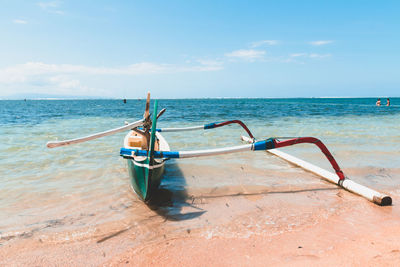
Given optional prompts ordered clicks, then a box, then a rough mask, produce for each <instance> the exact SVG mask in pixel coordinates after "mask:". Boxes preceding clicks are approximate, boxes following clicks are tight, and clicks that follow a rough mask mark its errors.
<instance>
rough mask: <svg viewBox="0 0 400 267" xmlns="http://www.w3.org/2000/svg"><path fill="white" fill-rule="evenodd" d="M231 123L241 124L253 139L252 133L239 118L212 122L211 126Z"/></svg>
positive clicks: (215, 126)
mask: <svg viewBox="0 0 400 267" xmlns="http://www.w3.org/2000/svg"><path fill="white" fill-rule="evenodd" d="M232 123H237V124H239V125H240V126H242V128H243V129H244V130H245V131H246V132H247V134H248V135H249V136H250V138H252V139H254V136H253V134H252V133H251V132H250V130H249V128H247V126H246V125H245V124H244V123H243V122H242V121H240V120H232V121H224V122H220V123H213V127H212V128H217V127H222V126H225V125H228V124H232Z"/></svg>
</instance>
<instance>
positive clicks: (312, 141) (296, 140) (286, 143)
mask: <svg viewBox="0 0 400 267" xmlns="http://www.w3.org/2000/svg"><path fill="white" fill-rule="evenodd" d="M273 140H274V144H275V148H280V147H285V146H292V145H295V144H302V143H310V144H315V145H317V146H318V148H319V149H320V150H321V151H322V153H324V154H325V156H326V158H327V159H328V160H329V162H330V163H331V165H332V167H333V169H334V170H335V172H336V174H337V175H338V176H339V178H340V180H344V179H345V176H344V174H343V171H342V170H341V169H340V167H339V165H338V164H337V162H336V160H335V159H334V157H333V156H332V154H331V152H329V150H328V148H327V147H326V146H325V145H324V144H323V143H322V142H321V140H319V139H317V138H314V137H298V138H293V139H289V140H284V141H279V140H277V139H275V138H274V139H273Z"/></svg>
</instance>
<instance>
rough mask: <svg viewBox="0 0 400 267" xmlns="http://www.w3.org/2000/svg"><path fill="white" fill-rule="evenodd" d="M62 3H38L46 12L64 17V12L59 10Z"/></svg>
mask: <svg viewBox="0 0 400 267" xmlns="http://www.w3.org/2000/svg"><path fill="white" fill-rule="evenodd" d="M61 3H62V2H60V1H50V2H39V3H37V5H38V6H39V7H40V8H42V9H43V10H44V11H46V12H49V13H54V14H58V15H62V14H64V11H62V10H61V9H60V8H59V7H60V6H61Z"/></svg>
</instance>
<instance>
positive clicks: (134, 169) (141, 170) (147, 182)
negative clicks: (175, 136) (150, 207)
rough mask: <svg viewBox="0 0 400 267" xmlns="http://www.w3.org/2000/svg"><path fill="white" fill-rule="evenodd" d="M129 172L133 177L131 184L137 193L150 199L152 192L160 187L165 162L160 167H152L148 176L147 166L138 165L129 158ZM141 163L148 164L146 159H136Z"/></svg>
mask: <svg viewBox="0 0 400 267" xmlns="http://www.w3.org/2000/svg"><path fill="white" fill-rule="evenodd" d="M127 161H128V172H129V176H130V177H131V184H132V188H133V190H135V192H136V194H137V195H138V196H139V197H140V198H141V199H142V200H144V201H148V200H149V199H150V198H151V196H152V193H153V192H154V191H155V190H156V189H157V188H158V187H159V185H160V182H161V178H162V175H163V173H164V164H163V165H161V166H160V167H158V168H154V169H150V170H149V175H148V177H147V176H146V171H147V168H146V167H141V166H137V165H135V164H134V163H133V160H132V159H128V160H127ZM136 162H137V163H140V164H146V160H142V161H136Z"/></svg>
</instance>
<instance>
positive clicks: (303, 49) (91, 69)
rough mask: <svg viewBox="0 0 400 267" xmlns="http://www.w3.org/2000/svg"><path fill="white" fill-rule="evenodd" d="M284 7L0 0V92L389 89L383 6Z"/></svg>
mask: <svg viewBox="0 0 400 267" xmlns="http://www.w3.org/2000/svg"><path fill="white" fill-rule="evenodd" d="M289 2H290V1H289ZM290 4H291V6H296V5H297V6H298V9H296V11H294V10H293V11H290V10H289V11H288V10H286V13H285V12H283V11H281V10H285V7H287V5H288V3H275V4H273V5H271V4H268V5H267V4H265V3H264V2H254V3H253V4H252V5H245V6H243V5H242V4H241V3H237V4H232V5H229V6H224V8H222V7H221V6H219V5H217V4H213V3H186V2H181V1H173V2H172V3H171V5H166V4H165V3H163V2H160V1H154V2H150V3H147V4H145V3H125V2H123V1H116V2H113V3H108V2H102V1H100V2H99V3H97V4H96V5H94V4H93V3H92V4H82V3H81V2H79V1H68V2H62V1H42V2H38V3H24V4H23V5H22V7H21V5H20V4H18V3H7V4H6V5H9V9H8V10H11V12H5V11H4V10H3V11H0V14H1V15H2V16H1V17H2V18H3V19H2V20H1V21H0V25H2V27H3V28H5V29H6V30H5V31H4V39H3V40H4V41H3V42H2V43H0V56H1V58H2V59H4V60H2V62H0V96H3V97H4V96H7V95H12V94H21V93H40V94H46V93H48V94H49V93H51V94H64V95H77V96H79V95H85V96H103V97H104V96H106V97H139V96H142V95H143V92H145V91H147V90H151V91H153V92H154V93H155V94H156V95H158V96H160V97H216V96H226V97H251V96H255V97H296V96H301V97H307V96H309V97H311V96H338V95H340V96H345V95H347V96H375V95H380V94H384V95H392V96H395V95H398V93H397V92H398V90H397V88H398V87H399V85H400V78H399V76H398V75H397V74H396V71H395V69H396V68H397V69H399V63H398V62H400V61H399V60H398V59H399V57H400V56H399V54H400V53H399V47H400V46H399V42H400V38H399V37H397V36H395V35H392V34H390V33H391V31H392V30H393V29H394V28H396V27H397V26H400V25H399V24H400V19H399V18H398V17H397V16H395V12H394V11H393V6H392V5H390V4H388V3H386V6H384V5H381V11H380V12H381V13H379V12H376V11H375V9H374V2H371V4H370V5H369V6H368V5H366V6H365V7H363V8H364V10H363V11H364V13H361V12H358V13H353V14H351V11H352V10H353V11H354V10H356V8H359V7H358V6H356V5H354V6H347V7H348V9H347V11H346V12H344V11H342V10H341V6H342V5H343V4H345V3H340V2H338V3H331V4H329V5H331V8H330V9H327V8H326V5H328V4H326V3H325V4H320V5H312V8H311V9H310V6H307V5H306V4H303V5H299V4H298V3H297V2H295V1H293V2H290ZM392 4H393V5H394V6H395V7H398V5H397V4H396V3H392ZM352 8H353V9H352ZM271 9H272V10H274V9H275V10H276V11H278V12H277V13H274V15H270V16H264V12H267V11H268V10H271ZM210 10H212V11H210ZM326 10H331V11H329V12H328V11H326ZM382 10H383V11H382ZM227 11H230V12H231V13H232V14H235V15H232V14H230V13H229V12H228V13H227ZM301 12H303V13H301ZM321 12H322V14H321ZM341 13H343V14H341ZM347 13H349V14H347ZM295 14H296V16H295V17H292V16H294V15H295ZM299 14H302V15H299ZM339 15H341V16H342V17H339ZM318 37H319V38H318ZM382 70H385V71H382Z"/></svg>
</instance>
